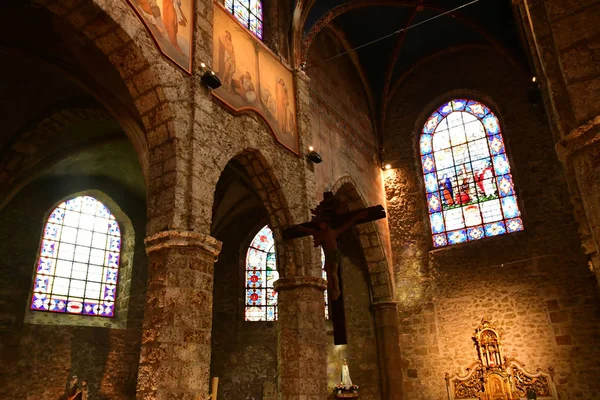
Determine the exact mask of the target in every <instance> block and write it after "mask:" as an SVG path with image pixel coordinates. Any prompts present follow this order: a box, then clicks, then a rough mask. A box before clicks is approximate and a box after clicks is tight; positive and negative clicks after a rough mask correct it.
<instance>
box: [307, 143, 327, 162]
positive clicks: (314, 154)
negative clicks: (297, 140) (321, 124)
mask: <svg viewBox="0 0 600 400" xmlns="http://www.w3.org/2000/svg"><path fill="white" fill-rule="evenodd" d="M308 151H309V153H308V154H307V155H306V158H308V159H309V160H310V161H311V162H313V163H315V164H319V163H320V162H322V161H323V159H322V158H321V155H320V154H319V153H317V152H316V151H315V148H314V147H312V146H308Z"/></svg>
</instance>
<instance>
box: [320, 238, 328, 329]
mask: <svg viewBox="0 0 600 400" xmlns="http://www.w3.org/2000/svg"><path fill="white" fill-rule="evenodd" d="M321 274H322V275H321V276H322V277H323V279H325V280H327V273H326V272H325V252H324V251H323V248H322V247H321ZM323 296H324V297H325V319H329V298H328V297H327V289H325V292H323Z"/></svg>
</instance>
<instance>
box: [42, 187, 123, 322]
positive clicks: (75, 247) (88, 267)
mask: <svg viewBox="0 0 600 400" xmlns="http://www.w3.org/2000/svg"><path fill="white" fill-rule="evenodd" d="M120 251H121V231H120V229H119V224H118V223H117V221H116V220H115V217H114V216H113V215H112V213H111V212H110V210H109V209H108V208H106V206H104V204H102V203H101V202H99V201H98V200H96V199H95V198H93V197H90V196H79V197H75V198H72V199H70V200H67V201H65V202H63V203H61V204H59V205H58V207H56V208H55V209H54V210H53V211H52V212H51V213H50V216H49V217H48V220H47V222H46V226H45V227H44V231H43V238H42V244H41V247H40V253H39V256H38V259H37V263H36V275H35V281H34V286H33V296H32V300H31V309H32V310H38V311H51V312H57V313H68V314H80V315H89V316H100V317H112V316H113V315H114V304H115V299H116V292H117V280H118V275H119V260H120Z"/></svg>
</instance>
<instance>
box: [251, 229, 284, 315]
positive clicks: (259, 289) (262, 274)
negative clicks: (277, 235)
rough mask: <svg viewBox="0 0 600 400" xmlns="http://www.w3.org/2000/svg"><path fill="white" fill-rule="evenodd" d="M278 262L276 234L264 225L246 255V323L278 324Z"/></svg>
mask: <svg viewBox="0 0 600 400" xmlns="http://www.w3.org/2000/svg"><path fill="white" fill-rule="evenodd" d="M276 260H277V257H276V256H275V239H274V238H273V232H272V231H271V229H270V228H269V226H268V225H265V226H264V227H263V228H262V229H261V230H260V231H259V232H258V233H257V234H256V236H255V237H254V239H253V240H252V243H250V247H249V248H248V252H247V253H246V318H245V319H246V321H276V320H277V292H276V291H275V289H273V283H274V282H275V281H276V280H277V279H279V273H278V272H277V264H276V263H277V261H276Z"/></svg>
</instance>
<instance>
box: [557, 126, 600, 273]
mask: <svg viewBox="0 0 600 400" xmlns="http://www.w3.org/2000/svg"><path fill="white" fill-rule="evenodd" d="M556 153H557V155H558V158H559V160H560V161H561V162H562V163H563V165H564V168H565V172H566V175H567V182H568V184H569V189H570V191H571V202H572V203H573V206H574V214H575V218H576V219H577V222H578V224H579V233H580V235H581V248H582V251H583V252H584V253H585V254H586V255H587V256H588V261H589V262H590V263H591V265H590V269H592V270H593V271H594V273H595V274H596V278H597V279H598V282H599V283H600V198H599V197H598V192H599V191H600V180H599V179H598V174H599V173H600V115H598V116H596V117H595V118H592V119H591V120H589V121H588V122H586V123H585V124H583V125H581V126H579V127H577V128H576V129H574V130H573V131H571V132H570V133H569V134H568V135H566V136H565V137H564V138H563V139H562V140H561V141H559V142H558V143H557V145H556Z"/></svg>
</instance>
